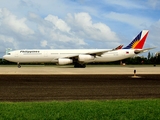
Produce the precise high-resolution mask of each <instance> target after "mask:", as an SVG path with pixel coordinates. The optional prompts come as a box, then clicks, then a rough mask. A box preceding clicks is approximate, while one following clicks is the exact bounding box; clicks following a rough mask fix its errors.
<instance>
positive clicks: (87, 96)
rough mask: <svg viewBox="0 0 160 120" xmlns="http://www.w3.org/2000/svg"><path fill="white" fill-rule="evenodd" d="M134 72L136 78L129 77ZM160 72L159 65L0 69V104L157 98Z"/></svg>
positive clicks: (9, 67)
mask: <svg viewBox="0 0 160 120" xmlns="http://www.w3.org/2000/svg"><path fill="white" fill-rule="evenodd" d="M135 69H136V71H137V75H136V76H139V77H132V76H133V71H134V70H135ZM159 72H160V67H159V66H157V67H153V66H112V67H111V66H99V67H96V66H89V67H87V68H76V69H75V68H73V67H71V66H53V67H52V66H24V67H23V66H22V68H17V67H16V66H1V67H0V101H16V102H19V101H52V100H109V99H146V98H147V99H148V98H151V99H152V98H160V74H159Z"/></svg>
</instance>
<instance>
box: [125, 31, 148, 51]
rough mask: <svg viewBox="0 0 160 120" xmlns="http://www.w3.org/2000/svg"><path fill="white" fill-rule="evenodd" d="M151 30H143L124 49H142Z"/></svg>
mask: <svg viewBox="0 0 160 120" xmlns="http://www.w3.org/2000/svg"><path fill="white" fill-rule="evenodd" d="M148 33H149V31H148V30H142V31H141V32H140V33H139V34H138V35H137V37H136V38H135V39H134V40H133V41H132V42H131V43H130V44H129V45H128V46H126V47H124V48H123V49H142V48H143V46H144V43H145V41H146V38H147V36H148Z"/></svg>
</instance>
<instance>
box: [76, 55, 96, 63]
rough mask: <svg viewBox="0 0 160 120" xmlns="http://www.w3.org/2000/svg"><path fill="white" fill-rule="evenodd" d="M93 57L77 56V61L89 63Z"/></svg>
mask: <svg viewBox="0 0 160 120" xmlns="http://www.w3.org/2000/svg"><path fill="white" fill-rule="evenodd" d="M94 58H95V57H94V56H92V55H79V56H78V61H80V62H85V61H89V60H94Z"/></svg>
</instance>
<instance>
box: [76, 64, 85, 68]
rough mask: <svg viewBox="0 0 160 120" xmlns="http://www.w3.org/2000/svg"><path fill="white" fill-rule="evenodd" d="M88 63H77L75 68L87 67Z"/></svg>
mask: <svg viewBox="0 0 160 120" xmlns="http://www.w3.org/2000/svg"><path fill="white" fill-rule="evenodd" d="M85 67H86V64H80V63H75V64H74V68H85Z"/></svg>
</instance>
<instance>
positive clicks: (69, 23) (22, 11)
mask: <svg viewBox="0 0 160 120" xmlns="http://www.w3.org/2000/svg"><path fill="white" fill-rule="evenodd" d="M159 6H160V1H159V0H99V1H98V0H14V1H11V0H0V57H2V56H3V55H4V54H5V50H6V48H11V49H12V50H16V49H112V48H115V47H117V46H118V45H121V44H123V45H124V46H127V45H128V44H129V43H130V42H131V41H132V40H133V39H134V37H136V35H138V33H139V32H140V31H141V30H144V29H145V30H149V35H148V38H147V41H146V44H145V46H144V47H145V48H148V47H157V48H156V49H154V50H152V51H151V53H155V52H158V51H160V48H159V46H160V33H159V32H160V7H159Z"/></svg>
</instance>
